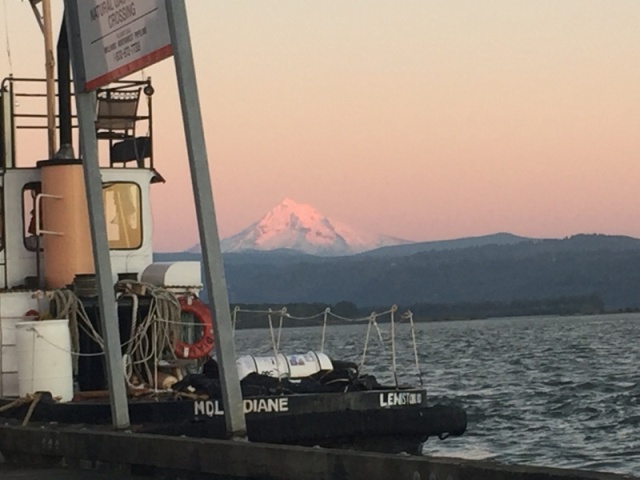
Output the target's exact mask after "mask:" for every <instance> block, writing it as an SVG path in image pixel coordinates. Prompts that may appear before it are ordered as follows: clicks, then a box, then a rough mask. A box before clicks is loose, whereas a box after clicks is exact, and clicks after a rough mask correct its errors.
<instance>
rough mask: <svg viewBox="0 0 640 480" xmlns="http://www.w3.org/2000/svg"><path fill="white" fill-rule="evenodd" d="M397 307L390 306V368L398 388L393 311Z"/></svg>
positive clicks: (394, 311)
mask: <svg viewBox="0 0 640 480" xmlns="http://www.w3.org/2000/svg"><path fill="white" fill-rule="evenodd" d="M397 309H398V307H397V306H396V305H394V306H393V307H392V308H391V369H392V371H393V378H394V380H395V382H396V388H398V371H397V366H396V322H395V313H396V310H397Z"/></svg>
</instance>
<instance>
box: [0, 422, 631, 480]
mask: <svg viewBox="0 0 640 480" xmlns="http://www.w3.org/2000/svg"><path fill="white" fill-rule="evenodd" d="M0 450H2V452H3V454H4V455H5V457H6V458H7V460H9V461H14V462H16V463H17V464H18V465H22V466H23V467H26V466H28V467H29V468H33V466H34V465H37V464H40V465H42V464H45V465H47V466H49V467H53V466H59V465H68V466H71V467H73V468H97V467H105V466H108V467H109V468H111V469H115V470H112V471H117V472H118V475H119V474H122V475H123V476H125V478H128V477H126V475H128V474H129V473H134V474H145V475H153V474H158V475H161V476H162V477H163V478H172V477H175V478H177V477H179V478H224V479H245V480H267V479H268V480H293V479H295V480H469V479H473V480H623V479H625V480H632V479H635V480H640V479H638V477H633V476H630V475H618V474H611V473H599V472H589V471H584V470H574V469H557V468H544V467H531V466H520V465H517V466H516V465H500V464H497V463H494V462H488V461H477V460H461V459H455V458H433V457H414V456H408V455H387V454H378V453H365V452H355V451H346V450H334V449H324V448H309V447H297V446H286V445H272V444H262V443H250V442H246V441H234V440H210V439H197V438H186V437H169V436H161V435H143V434H135V433H127V432H114V431H107V430H104V431H99V430H89V429H81V428H68V427H64V428H63V427H57V426H37V425H34V426H28V427H22V426H10V425H0ZM0 472H1V470H0ZM2 478H11V477H7V476H5V475H2ZM16 478H29V477H28V476H26V477H23V476H18V477H16ZM33 478H39V477H33ZM61 478H65V477H61ZM72 478H73V477H72Z"/></svg>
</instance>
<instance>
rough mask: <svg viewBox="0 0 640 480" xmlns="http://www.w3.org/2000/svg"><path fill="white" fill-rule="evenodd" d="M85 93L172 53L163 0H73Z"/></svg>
mask: <svg viewBox="0 0 640 480" xmlns="http://www.w3.org/2000/svg"><path fill="white" fill-rule="evenodd" d="M75 1H76V3H77V9H78V21H79V26H80V39H81V42H82V57H83V61H84V74H85V85H84V87H85V90H94V89H96V88H98V87H101V86H103V85H106V84H108V83H109V82H112V81H114V80H117V79H119V78H122V77H124V76H126V75H129V74H130V73H133V72H136V71H138V70H141V69H142V68H144V67H146V66H148V65H151V64H153V63H156V62H159V61H160V60H163V59H165V58H167V57H169V56H171V54H172V50H171V37H170V35H169V25H168V22H167V11H166V7H165V0H75Z"/></svg>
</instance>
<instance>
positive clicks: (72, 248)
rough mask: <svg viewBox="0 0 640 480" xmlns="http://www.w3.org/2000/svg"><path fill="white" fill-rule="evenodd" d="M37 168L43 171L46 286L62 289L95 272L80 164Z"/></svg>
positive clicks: (62, 162)
mask: <svg viewBox="0 0 640 480" xmlns="http://www.w3.org/2000/svg"><path fill="white" fill-rule="evenodd" d="M38 167H40V168H41V170H42V193H43V194H44V196H43V198H42V200H41V208H42V217H43V219H42V220H43V221H42V229H43V230H44V231H45V232H44V234H43V237H42V245H43V249H44V251H43V259H44V260H43V267H44V279H45V287H46V288H62V287H65V286H66V285H68V284H70V283H72V282H73V277H75V275H77V274H86V273H94V272H95V270H94V264H93V247H92V246H91V231H90V228H89V212H88V208H87V200H86V193H85V188H84V174H83V169H82V163H81V161H80V160H57V159H56V160H46V161H43V162H38ZM49 195H51V196H49ZM56 197H59V198H56ZM46 232H55V233H46Z"/></svg>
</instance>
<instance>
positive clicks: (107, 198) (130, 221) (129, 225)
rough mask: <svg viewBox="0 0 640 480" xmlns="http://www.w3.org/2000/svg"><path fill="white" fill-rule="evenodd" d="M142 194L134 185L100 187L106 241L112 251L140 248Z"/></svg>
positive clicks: (118, 184) (105, 185)
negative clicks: (105, 226)
mask: <svg viewBox="0 0 640 480" xmlns="http://www.w3.org/2000/svg"><path fill="white" fill-rule="evenodd" d="M141 196H142V193H141V191H140V186H139V185H137V184H135V183H129V182H118V183H106V184H104V185H103V187H102V200H103V202H104V214H105V219H106V222H107V239H108V241H109V248H110V249H112V250H135V249H136V248H140V246H142V207H141V205H142V199H141Z"/></svg>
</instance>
